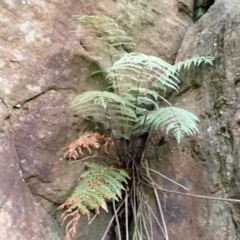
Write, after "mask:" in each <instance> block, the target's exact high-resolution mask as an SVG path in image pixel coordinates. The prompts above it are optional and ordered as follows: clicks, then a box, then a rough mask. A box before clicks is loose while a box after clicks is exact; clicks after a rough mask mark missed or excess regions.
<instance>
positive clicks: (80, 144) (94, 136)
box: [62, 133, 100, 159]
mask: <svg viewBox="0 0 240 240" xmlns="http://www.w3.org/2000/svg"><path fill="white" fill-rule="evenodd" d="M98 135H99V134H98V133H85V134H84V135H82V136H80V137H79V138H78V139H76V140H75V141H73V142H72V143H70V144H69V145H68V146H67V147H65V148H63V149H62V150H65V149H67V151H66V153H65V154H64V157H65V158H66V157H68V158H73V159H76V158H77V157H78V156H79V154H81V155H83V149H84V148H85V149H87V151H88V152H89V154H92V150H91V148H90V147H94V148H99V147H100V144H99V142H98Z"/></svg>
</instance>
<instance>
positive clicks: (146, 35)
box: [0, 0, 240, 240]
mask: <svg viewBox="0 0 240 240" xmlns="http://www.w3.org/2000/svg"><path fill="white" fill-rule="evenodd" d="M199 2H200V1H199ZM202 2H204V1H202ZM205 2H206V1H205ZM210 2H212V3H213V1H208V4H209V3H210ZM238 5H239V3H238V0H232V1H230V2H229V1H227V0H216V1H215V3H214V4H213V5H212V6H211V7H210V8H209V10H208V11H207V13H206V14H204V15H203V16H202V17H201V18H200V19H199V20H198V21H197V22H196V23H195V24H194V25H193V24H192V25H191V15H192V9H193V1H191V0H185V1H183V0H156V1H147V0H139V1H127V0H118V1H112V0H101V1H92V0H90V1H83V0H72V1H66V0H61V1H60V0H52V1H49V0H24V1H17V0H3V1H1V3H0V10H1V11H0V33H1V34H0V52H1V59H0V83H1V84H0V129H1V130H0V136H1V138H0V165H1V168H0V193H1V194H0V204H1V205H0V206H1V208H0V236H1V239H3V240H5V239H10V240H12V239H13V240H14V239H18V240H19V239H20V240H25V239H26V240H27V239H31V240H32V239H33V240H34V239H38V240H58V239H63V236H64V234H63V227H61V226H60V224H59V221H58V220H56V219H58V218H59V213H57V212H56V209H57V207H58V206H59V205H60V204H61V203H62V202H63V201H64V200H65V199H66V197H67V196H68V195H69V194H70V192H71V191H72V189H73V188H74V186H75V184H76V182H77V179H78V177H79V175H80V173H81V172H82V170H83V165H82V163H81V162H76V163H72V164H69V163H68V162H67V161H65V160H64V159H63V153H62V152H61V151H60V150H61V149H62V148H63V147H65V145H66V144H67V143H69V142H70V141H72V140H73V139H75V138H76V137H77V136H78V134H79V133H81V132H83V131H85V130H93V129H94V128H98V126H89V125H86V124H85V122H83V121H81V120H80V119H79V118H78V117H77V116H75V115H73V113H72V111H71V110H70V109H69V103H70V102H71V100H72V99H73V97H74V96H76V94H78V93H80V92H82V91H86V90H93V89H105V87H106V86H107V85H108V84H109V83H108V82H106V81H105V80H103V79H102V78H101V77H95V78H93V77H91V75H90V74H91V72H92V71H94V70H99V69H101V68H104V67H106V65H107V64H109V63H106V65H105V63H98V62H96V61H95V59H94V58H93V57H92V55H91V54H90V53H89V52H87V51H86V49H84V48H83V47H82V46H80V44H79V39H78V35H77V33H69V30H70V28H71V24H70V23H69V21H68V19H69V17H70V16H71V15H73V14H77V13H82V14H83V13H84V14H106V15H107V16H109V17H112V18H114V19H115V20H116V21H117V22H118V23H119V26H120V28H121V29H123V30H124V31H125V32H126V33H127V34H128V35H129V36H131V37H132V39H133V42H134V43H135V44H136V48H135V50H136V51H139V52H143V53H146V54H152V55H155V56H159V57H162V58H163V59H165V60H167V61H169V62H172V63H173V62H174V61H175V59H176V56H177V54H178V56H177V58H178V59H179V60H180V59H184V58H186V57H188V56H195V55H199V54H213V55H214V56H215V57H216V60H215V63H214V66H213V67H212V66H201V67H200V68H198V69H197V70H196V69H195V68H194V69H191V70H190V71H188V72H186V73H183V74H182V76H181V78H182V82H183V83H182V86H181V91H180V92H179V93H178V95H174V96H171V97H172V99H173V101H175V102H177V104H178V105H180V106H184V107H185V108H186V109H189V110H191V111H193V112H194V113H196V114H197V115H198V116H199V117H200V119H201V125H200V134H199V135H198V136H197V137H196V138H191V139H186V141H184V142H183V143H182V144H181V145H179V146H178V145H176V143H175V142H173V141H172V140H171V138H170V137H168V138H167V137H165V140H164V141H159V140H160V139H161V137H162V136H159V137H157V139H156V144H155V145H156V146H157V148H155V149H154V150H152V151H151V149H150V151H149V153H148V155H149V156H151V158H152V159H153V160H156V161H155V162H153V163H152V164H153V165H154V167H155V168H156V169H158V170H159V171H161V172H162V173H163V174H165V175H166V176H167V177H169V178H171V179H173V180H175V181H177V182H178V183H180V184H183V185H184V186H186V187H188V189H189V192H191V193H196V194H202V195H209V196H218V197H225V198H240V195H239V193H238V190H239V187H240V186H239V174H238V172H239V167H238V166H239V151H238V147H239V123H240V110H239V107H238V98H239V86H238V85H239V81H240V70H239V66H238V65H239V62H240V61H239V60H240V59H239V58H240V57H239V56H240V52H239V49H240V41H239V39H240V36H239V34H240V32H239V22H240V19H239V16H240V14H239V11H240V9H239V7H238ZM201 6H202V5H201ZM204 6H205V5H204ZM206 6H209V5H206ZM190 25H191V27H190ZM189 27H190V28H189ZM186 32H187V34H186V36H185V33H186ZM184 36H185V37H184ZM183 39H184V40H183ZM100 57H101V58H103V59H104V58H105V57H106V55H105V53H102V54H100ZM155 145H154V143H153V144H152V147H154V146H155ZM159 183H160V184H162V186H163V187H164V188H166V189H171V190H176V191H182V190H181V189H179V188H178V187H177V186H176V185H171V184H170V183H169V182H168V181H165V180H163V179H162V178H159ZM168 196H169V198H168V200H167V201H166V206H165V208H164V211H165V217H166V223H167V226H168V229H169V237H170V239H171V240H179V239H186V240H192V239H197V240H206V239H211V240H219V239H224V240H225V239H229V240H233V239H239V238H240V236H239V232H240V230H239V228H240V221H239V216H240V209H239V207H238V205H237V204H226V203H223V202H216V201H207V200H204V199H198V198H190V197H188V198H187V197H186V196H181V195H175V194H168ZM110 218H111V216H110V215H108V214H102V215H101V216H100V217H99V218H97V219H96V221H95V223H94V222H93V224H95V225H91V228H87V227H86V226H85V224H84V222H83V223H82V226H83V227H81V226H80V227H79V230H78V235H77V236H76V238H75V239H80V237H81V239H83V240H84V239H91V240H95V239H99V236H100V235H101V234H103V231H104V226H106V225H107V224H108V222H109V220H110ZM82 221H85V220H84V219H83V220H82ZM91 229H97V230H95V231H92V230H91ZM193 236H194V237H193ZM156 239H157V238H156ZM159 239H162V236H160V234H159Z"/></svg>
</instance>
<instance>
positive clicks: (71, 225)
mask: <svg viewBox="0 0 240 240" xmlns="http://www.w3.org/2000/svg"><path fill="white" fill-rule="evenodd" d="M60 207H61V206H60ZM60 207H59V209H60ZM69 217H71V218H72V219H71V220H70V221H69V222H68V224H67V226H66V236H65V238H64V240H71V238H72V237H74V236H75V234H76V227H77V224H78V221H79V219H80V214H79V209H78V208H77V209H76V210H74V211H73V212H70V211H68V210H67V211H65V212H64V213H63V214H62V216H61V218H60V220H61V222H62V224H63V222H64V221H65V220H66V219H67V218H69Z"/></svg>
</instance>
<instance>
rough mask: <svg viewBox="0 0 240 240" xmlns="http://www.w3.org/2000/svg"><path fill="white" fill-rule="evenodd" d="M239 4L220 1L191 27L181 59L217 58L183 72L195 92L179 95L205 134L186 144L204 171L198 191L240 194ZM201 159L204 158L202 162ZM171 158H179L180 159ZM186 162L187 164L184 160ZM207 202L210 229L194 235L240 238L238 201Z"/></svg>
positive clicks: (200, 218)
mask: <svg viewBox="0 0 240 240" xmlns="http://www.w3.org/2000/svg"><path fill="white" fill-rule="evenodd" d="M238 6H239V2H238V1H236V0H235V1H231V2H229V1H225V0H219V1H216V2H215V3H214V5H212V6H211V8H210V9H209V11H208V12H207V13H206V14H205V15H204V16H203V17H202V18H201V19H200V20H199V21H198V22H197V23H196V24H195V25H193V26H192V27H191V28H190V29H189V30H188V32H187V34H186V36H185V39H184V41H183V44H182V46H181V49H180V51H179V54H178V60H180V59H184V58H186V57H189V56H195V55H201V54H203V55H206V54H212V55H214V56H215V62H214V66H212V67H210V66H205V65H204V66H201V67H200V68H199V69H194V68H192V69H191V70H190V72H188V73H185V74H183V76H182V81H183V85H186V84H187V85H190V86H191V88H190V89H191V91H190V90H188V91H187V92H185V93H184V95H181V96H178V97H177V98H176V101H177V102H178V103H179V104H180V105H181V106H183V105H184V106H186V107H187V108H188V109H192V111H193V112H195V113H197V114H198V116H200V117H201V125H200V135H199V136H198V137H197V138H196V139H195V140H192V142H190V144H189V146H187V148H186V149H187V151H188V152H189V154H190V156H189V164H193V165H195V166H196V172H195V174H196V176H197V175H198V174H202V176H201V181H202V184H201V185H202V190H201V189H200V188H199V185H198V184H199V182H195V183H194V182H193V186H198V187H197V188H196V190H197V189H198V190H197V192H198V193H200V192H202V194H207V195H210V196H218V197H225V198H236V199H239V193H238V189H239V173H238V172H239V167H238V166H239V124H238V115H239V114H238V111H239V110H238V109H239V103H238V102H239V101H238V99H239V87H238V80H237V79H238V75H237V73H238V69H239V60H240V59H239V56H240V52H239V49H240V48H239V46H240V41H239V39H240V36H239V22H240V21H239V20H240V19H239V13H240V12H239V7H238ZM199 81H201V83H200V85H198V87H197V88H196V87H194V84H195V82H199ZM196 145H199V146H201V148H199V149H198V150H197V151H196V150H194V149H195V148H196ZM179 154H180V153H179ZM179 158H180V164H179V166H178V170H179V171H180V172H184V171H185V170H186V168H185V167H182V164H183V162H185V161H186V156H185V155H184V154H183V153H181V154H180V155H179ZM181 159H182V161H181ZM202 159H204V162H201V160H202ZM172 161H174V162H175V159H172ZM193 161H194V162H195V163H193ZM183 166H186V165H185V163H184V164H183ZM193 171H195V170H194V168H193V169H191V170H189V173H190V174H192V172H193ZM199 171H200V173H199ZM189 173H187V175H189ZM189 176H190V175H189ZM193 179H196V177H195V178H194V177H193V178H191V181H192V180H193ZM194 181H195V180H194ZM202 204H203V205H200V208H201V209H202V211H203V209H204V211H203V212H204V215H202V216H201V215H198V221H199V222H202V223H203V225H202V227H203V229H205V231H204V233H203V235H202V237H200V236H199V238H194V239H237V238H239V220H238V218H239V215H238V213H239V207H238V204H227V203H223V202H219V201H209V202H208V203H206V202H205V203H204V202H203V203H202ZM198 209H199V208H198V206H196V208H195V210H196V211H198ZM200 211H201V210H200ZM193 214H194V213H193ZM194 217H195V216H194ZM181 229H182V228H181ZM176 232H177V233H176V234H178V232H179V230H177V229H176ZM173 239H174V238H173ZM175 239H178V238H175ZM189 239H190V238H189Z"/></svg>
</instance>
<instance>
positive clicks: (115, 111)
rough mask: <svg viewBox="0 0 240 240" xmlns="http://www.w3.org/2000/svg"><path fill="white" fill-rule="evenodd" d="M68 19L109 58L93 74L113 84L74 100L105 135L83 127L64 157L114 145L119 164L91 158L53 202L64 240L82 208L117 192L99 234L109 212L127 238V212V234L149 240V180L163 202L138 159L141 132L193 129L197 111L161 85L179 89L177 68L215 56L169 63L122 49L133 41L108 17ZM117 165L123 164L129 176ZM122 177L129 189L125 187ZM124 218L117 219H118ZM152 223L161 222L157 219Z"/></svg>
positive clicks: (186, 132)
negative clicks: (66, 193)
mask: <svg viewBox="0 0 240 240" xmlns="http://www.w3.org/2000/svg"><path fill="white" fill-rule="evenodd" d="M71 20H72V21H78V22H79V23H80V24H81V26H82V27H83V28H82V34H83V35H84V36H83V39H84V38H85V39H88V40H95V39H98V40H99V39H100V40H101V41H102V43H103V46H104V47H106V49H107V52H108V54H109V59H110V62H111V63H112V65H111V66H110V67H109V68H108V69H106V70H102V69H101V70H99V71H96V72H95V73H98V72H101V73H102V74H104V75H105V77H106V78H107V79H108V80H109V81H111V82H112V85H111V86H110V87H109V88H108V89H106V90H105V91H87V92H84V93H82V94H79V95H78V96H76V97H75V98H74V99H73V101H72V103H71V107H72V109H74V111H75V112H77V113H78V114H80V115H81V116H82V117H83V118H86V119H91V121H96V122H101V123H102V124H103V125H104V129H105V130H106V135H101V134H99V133H85V134H83V135H82V136H80V137H79V138H78V139H77V140H75V141H74V142H72V143H71V144H69V145H68V146H67V147H66V148H64V150H66V153H65V157H67V158H70V159H71V158H72V159H75V160H76V159H77V158H78V157H79V155H82V154H83V153H84V152H83V150H87V152H88V154H89V155H90V156H89V157H90V158H91V154H92V148H97V149H98V148H102V149H104V153H105V154H108V153H109V149H110V148H111V149H114V154H115V156H114V159H115V160H117V162H118V166H119V167H120V169H116V168H113V167H111V166H100V165H97V164H95V163H94V164H93V163H88V164H86V166H87V167H88V170H87V171H86V172H84V173H83V174H82V176H81V180H80V181H79V184H78V186H77V187H76V189H75V190H74V192H73V194H72V195H71V196H70V197H69V198H68V199H67V200H66V202H65V203H63V204H62V205H61V206H60V207H59V209H63V208H67V210H66V211H65V212H64V213H63V215H62V217H61V219H62V221H65V220H66V219H67V218H71V220H70V221H69V222H68V224H67V226H66V238H65V240H70V239H71V237H72V236H74V235H75V233H76V226H77V223H78V220H79V218H80V214H83V215H87V216H88V217H90V211H91V210H95V212H96V213H97V214H98V213H99V208H100V207H102V208H103V209H105V210H107V204H106V200H109V199H113V200H114V199H115V200H119V199H121V196H122V193H123V196H124V198H123V200H122V201H121V203H120V204H119V206H118V208H117V209H116V207H115V205H114V201H113V211H114V216H113V218H112V220H111V222H110V223H109V226H108V227H107V228H106V231H105V234H104V235H103V237H102V239H101V240H104V237H105V236H106V233H107V231H108V230H109V228H110V226H111V225H112V224H113V219H114V220H115V225H116V227H117V229H118V230H117V232H118V239H126V240H129V239H130V236H129V226H130V223H129V221H130V220H131V219H132V220H133V222H134V225H135V227H134V231H133V232H134V233H133V237H132V239H134V240H135V239H136V240H137V239H143V232H145V235H146V237H147V239H148V240H153V234H152V232H151V233H149V232H148V229H147V225H149V224H150V225H152V223H151V222H150V223H149V222H148V223H147V222H146V221H147V220H146V219H145V216H143V214H144V213H147V214H148V215H149V216H150V215H151V217H154V218H155V219H156V216H155V214H154V211H153V210H152V209H151V207H150V206H149V204H146V202H147V194H145V193H144V190H143V189H144V188H143V185H144V184H146V185H148V186H151V187H152V189H153V191H154V194H155V196H156V200H157V203H158V208H159V211H160V212H161V205H160V201H159V199H158V195H157V194H156V189H157V186H158V185H157V184H156V183H155V182H154V181H153V179H152V178H151V175H150V173H149V169H148V166H147V165H146V164H145V163H143V155H144V149H145V148H146V142H147V139H148V137H149V135H150V134H151V130H152V129H153V128H155V129H159V128H162V129H165V130H166V133H167V134H170V133H172V134H173V136H174V137H175V139H176V140H177V142H178V143H180V141H181V139H182V138H183V137H184V136H192V135H194V134H196V133H197V132H198V129H197V123H198V122H199V119H198V117H197V116H196V115H194V114H193V113H191V112H189V111H187V110H185V109H182V108H178V107H175V106H172V104H171V103H170V102H169V101H168V100H167V99H166V92H167V90H168V89H171V90H172V91H178V90H179V88H180V87H179V83H180V80H179V78H178V74H179V72H180V71H181V69H188V68H190V66H199V65H200V64H212V63H213V60H214V58H213V57H212V56H197V57H194V58H191V59H187V60H184V61H181V62H178V63H176V64H174V65H172V64H169V63H167V62H166V61H164V60H162V59H161V58H158V57H155V56H149V55H145V54H143V53H138V52H130V53H129V49H128V53H126V52H124V51H122V50H124V49H125V48H124V47H126V45H131V44H132V42H131V39H130V38H129V37H127V36H126V35H125V33H124V32H123V31H121V30H119V28H118V25H117V24H116V22H115V21H114V20H113V19H111V18H108V17H106V16H103V15H93V16H92V15H90V16H88V15H74V16H73V17H72V18H71ZM94 44H95V42H94V41H88V42H86V45H84V44H83V43H82V46H84V47H86V49H87V47H88V46H92V45H94ZM119 47H121V48H122V49H121V51H120V52H119V51H117V54H116V51H115V50H116V48H119ZM87 50H88V49H87ZM113 57H114V58H113ZM85 152H86V151H85ZM101 157H103V156H101ZM104 157H105V158H108V156H104ZM123 169H128V170H129V172H130V173H131V174H130V177H131V179H130V178H129V176H128V174H127V173H126V171H125V170H123ZM142 169H144V170H142ZM129 179H130V180H129ZM168 180H169V179H168ZM127 184H129V186H128V189H129V190H128V191H126V190H125V188H124V186H125V185H127ZM158 189H160V187H158ZM119 212H121V216H120V214H119ZM122 213H124V214H122ZM161 216H162V215H161ZM122 217H123V218H124V224H123V225H121V223H120V221H119V219H121V218H122ZM151 217H150V218H151ZM157 222H158V223H159V221H158V220H157ZM162 223H164V218H163V217H162ZM123 227H125V230H124V231H123ZM159 227H160V229H163V235H164V237H165V239H166V240H168V234H167V230H166V226H165V224H163V227H162V226H161V224H159Z"/></svg>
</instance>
